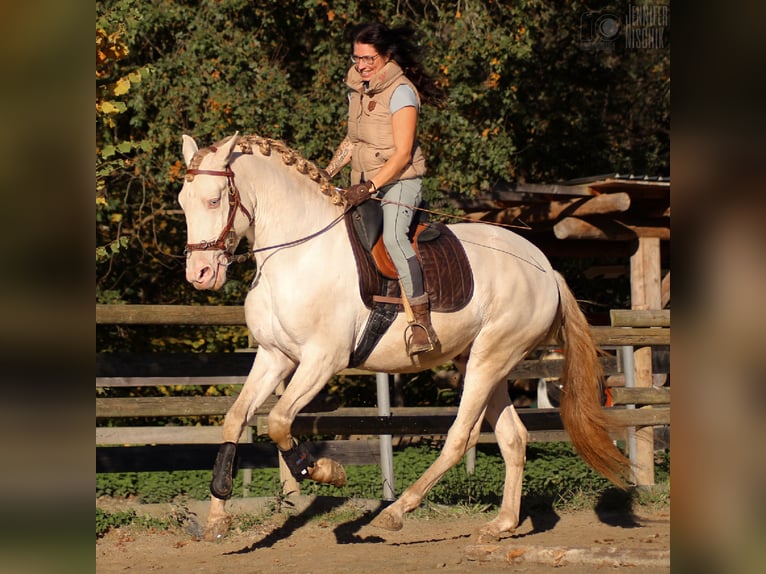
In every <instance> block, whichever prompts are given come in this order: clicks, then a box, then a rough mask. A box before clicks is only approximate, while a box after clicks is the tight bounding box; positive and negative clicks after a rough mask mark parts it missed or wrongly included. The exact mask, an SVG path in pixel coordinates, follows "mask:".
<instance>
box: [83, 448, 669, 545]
mask: <svg viewBox="0 0 766 574" xmlns="http://www.w3.org/2000/svg"><path fill="white" fill-rule="evenodd" d="M438 446H439V445H437V444H434V445H418V446H415V447H412V446H411V447H408V448H406V449H403V450H402V451H398V452H396V453H394V475H395V477H396V492H397V494H400V493H401V492H403V491H404V490H405V489H406V488H407V487H408V486H409V485H410V484H412V483H413V482H414V481H415V480H417V478H418V477H419V476H420V475H421V474H422V473H423V471H425V469H426V468H427V467H428V466H429V465H430V464H431V463H432V462H433V460H434V459H435V458H436V456H437V455H438V452H439V448H438ZM655 462H656V473H655V476H656V481H657V486H655V487H652V488H639V489H632V490H629V491H627V492H623V491H619V490H617V489H614V488H612V487H610V485H609V483H608V482H607V481H606V480H605V479H604V478H602V477H601V476H599V475H597V474H596V473H595V472H594V471H592V470H591V469H590V468H589V467H587V466H586V465H585V464H584V463H583V462H582V461H581V459H580V458H579V457H578V456H577V455H576V454H575V453H574V451H573V450H572V448H571V446H570V445H569V444H567V443H541V444H533V445H529V447H528V449H527V463H526V465H525V470H524V481H523V490H522V512H546V511H564V512H566V511H576V510H584V509H594V508H595V509H600V510H609V509H610V508H613V509H614V510H616V511H625V510H630V509H632V508H634V507H636V506H638V507H642V508H648V509H650V510H656V509H660V508H663V507H667V505H668V504H669V499H670V476H669V475H670V455H669V453H660V454H659V455H658V457H657V460H656V461H655ZM346 472H347V474H348V483H347V485H346V486H344V487H342V488H336V487H333V486H327V485H319V484H316V483H312V482H304V483H302V485H301V493H302V494H304V495H309V496H311V495H318V496H328V497H338V498H346V499H349V502H348V503H346V504H343V505H341V506H338V507H334V508H332V509H331V510H329V511H327V512H323V513H319V514H317V517H318V518H316V519H321V520H325V521H328V522H332V523H336V522H340V523H342V522H348V521H353V520H357V519H359V518H361V517H362V516H363V515H364V514H365V513H366V512H369V511H368V510H366V509H365V508H364V507H363V506H362V505H359V504H354V503H353V500H354V499H357V500H358V499H372V500H376V499H379V498H380V496H381V493H382V487H381V475H380V469H379V468H378V467H377V466H375V465H366V466H349V467H347V468H346ZM504 477H505V468H504V465H503V462H502V459H501V457H500V455H499V454H498V451H497V446H496V445H480V447H479V448H478V449H477V456H476V470H475V472H474V474H473V475H468V474H467V472H466V468H465V464H464V462H461V463H460V464H459V465H457V466H456V467H455V468H453V469H451V470H450V471H449V472H448V473H447V474H445V476H444V477H443V478H442V480H441V481H440V482H439V483H437V484H436V486H434V488H433V489H432V490H431V492H429V494H428V496H427V497H426V499H425V500H424V501H423V505H422V506H421V508H419V509H417V510H416V511H415V512H414V513H413V516H414V517H420V518H429V517H434V518H436V517H439V516H444V515H445V513H448V514H454V513H461V514H466V513H468V514H476V513H486V512H491V511H494V510H496V508H497V507H498V506H499V504H500V501H501V499H500V497H501V494H502V491H503V481H504ZM209 481H210V471H178V472H154V473H119V474H100V475H97V477H96V495H97V496H110V497H117V498H121V497H135V498H136V499H137V500H138V501H139V502H142V503H151V502H174V503H175V505H176V508H177V510H176V511H175V512H174V513H171V515H170V516H169V517H168V519H167V520H164V521H162V520H157V519H149V518H146V517H141V516H137V515H136V514H135V512H133V511H128V512H115V513H108V512H105V511H103V510H101V509H98V508H97V509H96V536H97V537H100V536H103V535H104V534H105V533H106V532H108V531H109V530H110V529H112V528H118V527H122V526H137V527H142V528H157V529H163V528H164V529H168V528H174V527H180V526H182V525H183V521H184V516H185V515H187V514H188V509H186V512H184V510H183V509H184V508H185V506H184V502H183V501H185V500H205V499H207V498H208V497H209ZM242 486H243V485H242V473H239V475H238V476H237V478H236V480H235V493H236V492H239V493H241V492H242ZM249 493H250V494H249V496H251V497H260V498H263V497H267V498H270V499H271V500H272V502H271V503H270V504H269V505H268V506H267V508H266V509H265V510H264V512H263V513H262V514H257V515H238V516H237V518H236V520H237V521H238V522H235V524H234V526H235V528H238V529H240V530H247V529H249V528H252V527H253V526H255V525H259V524H264V523H265V522H267V521H270V520H273V519H274V518H275V517H279V516H280V515H285V514H290V513H291V512H293V511H294V509H293V508H292V503H291V502H290V500H289V498H288V497H286V496H285V495H284V494H282V488H281V484H280V482H279V473H278V470H277V469H271V468H267V469H256V470H254V471H253V482H252V483H251V484H250V486H249Z"/></svg>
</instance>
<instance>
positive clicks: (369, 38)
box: [350, 22, 447, 106]
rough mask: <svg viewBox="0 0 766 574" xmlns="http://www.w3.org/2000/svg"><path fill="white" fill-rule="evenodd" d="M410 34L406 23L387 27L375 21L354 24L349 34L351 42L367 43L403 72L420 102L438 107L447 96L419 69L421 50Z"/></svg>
mask: <svg viewBox="0 0 766 574" xmlns="http://www.w3.org/2000/svg"><path fill="white" fill-rule="evenodd" d="M414 35H415V34H414V31H413V30H412V29H411V28H409V27H407V26H399V27H396V28H389V27H388V26H386V25H385V24H381V23H379V22H371V23H369V24H361V25H358V26H355V27H354V28H352V29H351V34H350V36H351V43H352V44H369V45H371V46H374V47H375V49H376V50H377V51H378V53H379V54H382V55H384V56H387V57H389V58H391V59H392V60H394V61H395V62H396V63H397V64H399V67H400V68H401V69H402V71H403V72H404V75H405V76H407V78H408V79H409V80H410V81H411V82H412V83H413V84H415V87H416V88H417V89H418V92H419V93H420V96H421V97H422V98H423V100H424V101H427V102H431V103H434V104H436V105H437V106H441V105H443V104H444V103H445V101H446V99H447V95H446V94H445V92H444V90H442V89H441V88H440V87H439V86H437V85H436V82H434V80H433V78H432V77H431V76H430V74H428V73H427V72H426V71H425V69H424V68H423V64H422V63H421V57H422V51H421V49H420V47H419V46H417V45H416V44H415V42H414V40H413V38H414Z"/></svg>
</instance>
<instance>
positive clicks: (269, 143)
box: [178, 134, 627, 540]
mask: <svg viewBox="0 0 766 574" xmlns="http://www.w3.org/2000/svg"><path fill="white" fill-rule="evenodd" d="M183 155H184V159H185V161H186V164H187V168H188V170H187V174H186V179H185V182H184V185H183V188H182V189H181V192H180V194H179V198H178V199H179V202H180V204H181V206H182V207H183V210H184V212H185V215H186V222H187V231H188V244H187V260H186V279H187V280H188V281H189V282H190V283H191V284H192V285H193V286H194V287H195V288H197V289H219V288H220V287H221V286H222V285H223V284H224V283H225V281H226V271H227V265H228V264H229V262H230V259H231V254H232V253H233V252H234V249H235V248H236V246H237V244H238V242H239V241H240V239H241V238H242V237H246V238H247V239H248V240H249V242H250V244H251V247H252V249H253V254H254V258H255V260H256V262H257V266H258V267H257V269H258V271H257V274H256V277H255V279H254V280H253V284H252V288H251V290H250V292H249V293H248V295H247V298H246V301H245V316H246V319H247V326H248V328H249V329H250V331H251V332H252V335H253V337H254V338H255V340H256V341H257V343H258V352H257V354H256V358H255V361H254V363H253V367H252V370H251V371H250V374H249V375H248V377H247V380H246V382H245V384H244V386H243V388H242V391H241V393H240V394H239V397H238V398H237V400H236V401H235V403H234V404H233V405H232V407H231V409H230V410H229V412H228V413H227V414H226V417H225V420H224V424H223V443H222V445H221V448H220V450H219V453H218V457H217V459H216V462H215V467H214V471H213V480H212V483H211V492H212V494H213V496H212V499H211V506H210V512H209V515H208V521H207V527H206V531H205V537H206V539H215V538H218V537H220V536H222V535H223V534H224V533H225V532H226V531H227V529H228V527H229V521H230V518H229V517H228V516H227V514H226V512H225V508H224V506H225V500H226V499H227V498H228V497H229V496H230V495H231V491H232V466H233V461H234V455H235V449H236V443H237V441H238V439H239V437H240V434H241V433H242V430H243V428H244V426H245V424H246V422H247V421H248V419H249V418H250V417H251V416H252V415H253V413H254V412H255V411H256V409H258V408H259V407H260V406H261V405H262V404H263V403H264V402H265V401H266V399H267V398H268V397H269V396H270V395H271V394H272V393H273V392H274V390H275V389H276V387H277V385H279V384H280V383H282V382H283V381H286V380H288V379H289V384H288V385H287V387H286V390H285V391H284V394H283V395H282V396H281V398H280V399H279V401H278V402H277V403H276V405H275V406H274V407H273V408H272V409H271V411H270V413H269V416H268V428H269V435H270V437H271V438H272V439H273V440H274V441H275V443H276V444H277V446H278V447H279V449H280V450H281V451H282V454H283V457H284V458H285V462H286V463H287V464H288V466H289V467H290V469H291V471H292V472H293V474H294V475H295V476H296V477H298V478H304V477H305V478H310V479H312V480H316V481H319V482H323V483H331V484H336V485H341V484H343V483H344V482H345V472H344V470H343V467H342V466H341V465H340V464H338V463H337V462H335V461H333V460H330V459H327V458H321V459H319V460H314V459H313V457H311V455H310V453H309V451H308V449H307V448H306V445H304V444H298V443H297V441H296V440H295V439H293V437H292V436H291V434H290V427H291V424H292V422H293V420H294V418H295V416H296V415H297V414H298V412H299V411H300V410H301V409H302V408H303V407H305V406H306V405H308V403H309V402H310V401H311V400H312V399H313V398H314V397H315V396H316V395H317V393H319V391H320V390H321V389H322V387H324V385H325V383H326V382H327V381H328V380H329V379H330V378H331V377H332V376H333V375H335V374H336V373H338V372H339V371H341V370H343V369H344V368H346V367H347V365H348V362H349V355H350V353H351V352H352V350H353V349H354V348H355V345H356V343H357V341H358V339H359V337H360V334H361V333H362V330H363V328H364V326H365V323H366V321H367V318H368V316H369V313H370V312H369V310H368V309H367V308H366V307H365V305H364V304H363V301H362V298H361V295H360V292H359V287H358V281H357V268H356V264H355V261H354V256H353V254H352V248H351V245H350V242H349V238H348V235H347V231H346V227H345V225H343V223H342V221H341V218H342V215H343V212H344V210H345V209H346V206H345V204H344V202H343V198H342V195H341V194H339V193H338V191H337V189H336V188H334V187H333V186H332V185H330V184H329V182H327V181H326V180H324V179H323V176H322V175H321V174H320V172H319V171H318V170H317V168H316V167H315V166H314V165H313V164H311V163H310V162H307V161H306V160H304V159H303V158H301V157H300V156H299V155H298V154H297V153H295V152H294V151H292V150H290V149H289V148H287V147H286V146H285V145H284V144H282V143H280V142H277V141H274V140H269V139H264V138H260V137H257V136H238V135H237V134H235V135H234V136H232V137H229V138H226V139H224V140H223V141H221V142H219V143H217V144H216V145H214V146H210V147H208V148H204V149H201V150H200V149H198V147H197V144H196V143H195V142H194V140H193V139H192V138H191V137H189V136H186V135H184V136H183ZM339 222H340V224H338V223H339ZM450 228H451V229H452V230H453V232H454V233H455V234H456V235H457V236H458V237H459V238H460V241H461V242H462V244H463V245H464V248H465V251H466V253H467V255H468V259H469V260H470V263H471V266H472V269H473V274H474V283H475V287H474V292H473V295H472V298H471V300H470V302H469V303H468V305H467V306H466V307H464V308H463V309H461V310H460V311H456V312H454V313H433V325H434V328H435V330H436V332H437V334H438V337H439V342H440V343H439V345H438V346H437V348H436V349H434V350H433V351H430V352H428V353H425V354H422V355H419V356H417V358H413V357H410V356H409V355H408V354H407V352H406V350H405V344H404V337H403V332H404V330H405V327H406V325H407V323H406V318H405V317H404V316H403V313H400V314H399V316H398V317H397V318H396V320H395V321H394V323H393V324H392V326H391V327H390V328H389V330H388V332H387V333H386V334H385V335H384V336H383V338H382V339H381V340H380V342H379V344H378V345H377V346H376V347H375V348H374V350H373V351H372V353H371V354H370V355H369V357H368V358H367V360H366V361H365V362H364V363H363V365H361V366H362V367H363V368H364V369H367V370H370V371H375V372H387V373H406V372H415V371H421V370H424V369H429V368H432V367H435V366H437V365H442V364H444V363H446V362H449V361H454V363H455V364H456V366H457V368H458V369H459V370H460V371H461V373H462V374H463V393H462V399H461V401H460V407H459V409H458V412H457V416H456V418H455V421H454V423H453V424H452V426H451V428H450V430H449V434H448V435H447V438H446V441H445V443H444V447H443V449H442V451H441V453H440V454H439V456H438V458H437V459H436V460H435V461H434V463H433V464H432V465H431V467H430V468H429V469H428V470H427V471H426V472H425V473H423V476H421V477H420V478H419V479H418V480H417V481H416V482H415V483H414V484H413V485H412V486H410V487H409V488H408V489H407V490H406V491H405V492H404V493H403V494H402V495H401V496H400V497H399V498H398V500H396V501H395V502H394V503H393V504H391V505H390V506H388V507H387V508H386V509H385V510H384V511H382V512H381V513H380V514H378V516H377V517H376V518H375V519H374V520H373V522H372V524H373V525H375V526H378V527H381V528H384V529H389V530H398V529H400V528H402V525H403V517H404V514H405V513H407V512H410V511H412V510H413V509H415V508H417V507H418V505H419V504H420V503H421V501H422V500H423V498H424V496H425V495H426V493H427V492H428V491H429V490H430V489H431V487H433V486H434V484H435V483H436V482H437V481H438V480H439V479H440V478H441V477H442V476H443V475H444V473H445V472H446V471H447V470H449V469H450V468H451V467H452V466H454V465H455V464H456V463H457V462H459V460H460V458H461V457H462V456H463V455H464V453H465V452H466V450H467V449H469V448H470V447H472V446H474V445H475V444H476V442H477V439H478V438H479V429H480V427H481V424H482V420H486V421H488V422H489V423H490V424H491V425H492V427H493V428H494V431H495V435H496V437H497V443H498V445H499V448H500V452H501V453H502V456H503V459H504V461H505V466H506V473H505V486H504V489H503V501H502V505H501V508H500V511H499V513H498V515H497V517H496V518H494V519H493V520H492V521H490V522H489V523H488V524H486V525H485V526H484V527H483V528H482V529H481V530H480V531H479V533H478V535H479V537H480V539H483V540H491V539H496V538H497V537H498V536H499V535H500V533H503V532H508V531H512V530H513V529H514V528H516V526H517V525H518V521H519V507H520V501H521V482H522V474H523V467H524V460H525V449H526V444H527V431H526V429H525V427H524V426H523V424H522V423H521V420H520V419H519V416H518V414H517V413H516V411H515V410H514V408H513V406H512V404H511V402H510V399H509V395H508V390H507V381H508V377H509V373H510V371H511V369H512V368H513V367H514V365H516V364H517V363H518V362H519V361H520V360H521V359H522V358H523V357H524V356H525V355H526V354H527V353H529V352H530V351H532V350H533V349H535V348H536V347H537V346H538V345H539V344H540V343H541V342H542V341H544V340H546V339H547V338H548V337H552V336H559V338H560V339H563V342H564V354H565V367H564V372H563V376H562V379H563V381H564V384H565V388H566V393H565V395H564V400H563V401H562V407H561V416H562V419H563V422H564V425H565V428H566V429H567V431H568V432H569V436H570V438H571V440H572V443H573V444H574V446H575V448H576V449H577V451H578V453H579V454H580V455H581V456H582V457H583V459H584V460H586V461H587V462H588V463H589V464H590V465H591V466H592V467H593V468H595V469H596V470H597V471H599V472H601V473H602V474H603V475H604V476H606V477H607V478H609V479H610V480H612V481H613V482H615V483H616V484H619V485H624V482H623V478H622V477H623V476H625V469H626V467H627V461H626V460H625V458H624V456H623V455H622V454H621V453H620V451H619V450H617V449H616V448H615V446H614V445H613V443H612V441H611V439H610V437H609V434H608V428H609V425H608V420H607V419H606V418H605V415H604V414H603V411H602V409H601V407H600V385H601V383H602V380H601V379H602V373H601V369H600V365H599V363H598V359H597V349H596V346H595V344H594V342H593V339H592V337H591V334H590V330H589V327H588V324H587V322H586V320H585V317H584V316H583V314H582V312H581V310H580V309H579V307H578V305H577V302H576V301H575V299H574V297H573V295H572V293H571V291H570V290H569V288H568V287H567V285H566V283H565V281H564V279H563V278H562V277H561V276H560V275H559V274H558V273H557V272H556V271H554V270H553V269H552V268H551V265H550V263H549V262H548V260H547V259H546V258H545V256H544V255H543V254H542V253H541V252H540V251H539V250H538V249H537V248H536V247H535V246H534V245H532V244H531V243H529V242H528V241H527V240H525V239H523V238H522V237H520V236H518V235H516V234H514V233H513V232H511V231H509V230H507V229H503V228H500V227H498V226H492V225H487V224H481V223H461V224H456V225H451V226H450ZM444 265H449V262H448V261H445V262H444Z"/></svg>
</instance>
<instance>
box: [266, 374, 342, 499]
mask: <svg viewBox="0 0 766 574" xmlns="http://www.w3.org/2000/svg"><path fill="white" fill-rule="evenodd" d="M304 361H305V360H304ZM336 367H337V366H336V365H328V364H327V363H323V364H321V365H317V364H316V363H311V362H302V363H301V364H300V366H299V367H298V369H297V370H296V371H295V374H294V375H293V377H292V379H291V380H290V384H289V385H287V389H286V390H285V392H284V393H283V394H282V397H281V398H280V399H279V401H277V404H276V405H274V408H272V409H271V412H270V413H269V436H270V437H271V439H272V440H273V441H274V442H275V443H276V444H277V447H278V448H279V451H280V453H281V455H282V459H283V460H284V461H285V464H286V465H287V467H288V468H289V469H290V473H291V474H292V475H293V477H294V478H295V479H296V480H297V481H298V482H300V481H303V480H305V479H307V478H309V479H311V480H314V481H316V482H321V483H323V484H332V485H333V486H343V485H344V484H346V471H345V470H344V468H343V465H341V464H340V463H339V462H337V461H334V460H332V459H330V458H326V457H322V458H319V459H317V458H315V457H314V455H313V454H312V453H311V451H310V449H309V447H308V445H307V444H306V443H299V442H297V441H296V440H295V439H294V438H293V436H292V433H291V426H292V424H293V421H294V420H295V417H296V415H297V414H298V413H299V412H300V411H301V409H303V407H305V406H306V405H307V404H309V403H310V402H311V400H312V399H313V398H314V397H315V396H316V395H317V393H319V391H320V390H322V387H324V385H325V384H326V382H327V380H329V378H330V377H331V376H332V375H334V374H335V372H337V370H338V369H339V368H340V367H337V368H336Z"/></svg>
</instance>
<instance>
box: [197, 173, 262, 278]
mask: <svg viewBox="0 0 766 574" xmlns="http://www.w3.org/2000/svg"><path fill="white" fill-rule="evenodd" d="M186 175H191V176H195V175H215V176H221V177H225V178H226V187H227V188H228V190H229V217H228V218H227V220H226V225H224V227H223V229H222V230H221V234H220V235H219V236H218V239H216V240H214V241H203V242H201V243H187V244H186V249H185V250H184V254H185V255H186V256H187V257H188V256H189V254H190V253H191V252H192V251H211V250H213V249H216V250H221V251H223V254H224V256H225V257H226V260H227V261H228V262H229V263H231V262H232V259H234V254H233V252H232V246H233V244H234V240H235V237H236V235H235V233H234V230H233V229H232V228H233V227H234V219H235V218H236V217H237V210H239V211H241V212H242V213H244V214H245V215H246V216H247V219H248V221H249V222H250V224H249V225H252V224H253V215H252V214H251V213H250V212H249V211H248V210H247V208H246V207H245V206H244V205H242V199H241V197H240V195H239V189H237V184H236V183H235V182H234V172H233V171H231V167H230V166H228V165H227V166H226V169H225V170H224V171H219V170H212V169H187V170H186Z"/></svg>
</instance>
